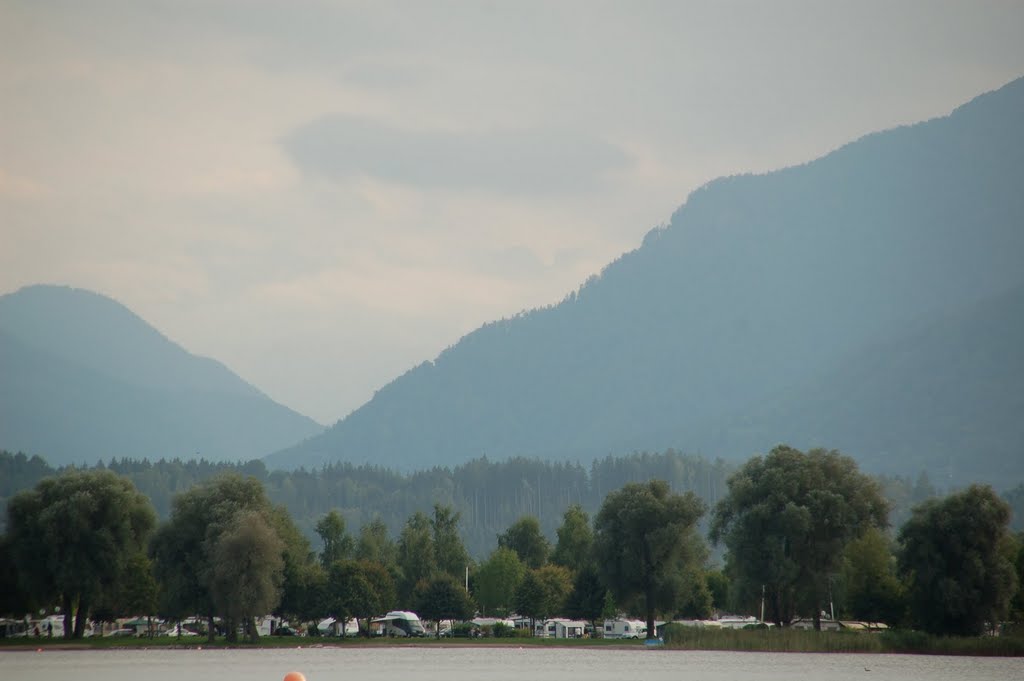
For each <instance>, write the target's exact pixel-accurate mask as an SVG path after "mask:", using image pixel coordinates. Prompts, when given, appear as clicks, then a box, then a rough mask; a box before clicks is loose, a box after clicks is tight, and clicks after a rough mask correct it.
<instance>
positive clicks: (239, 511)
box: [150, 474, 308, 639]
mask: <svg viewBox="0 0 1024 681" xmlns="http://www.w3.org/2000/svg"><path fill="white" fill-rule="evenodd" d="M254 516H259V519H260V521H259V522H257V521H256V520H255V517H254ZM243 517H247V518H249V520H247V521H246V523H247V524H245V525H239V523H240V522H242V521H241V518H243ZM290 525H291V523H290V521H289V520H288V517H287V514H285V513H283V512H281V511H279V510H277V509H274V508H273V507H272V506H271V504H270V502H269V500H268V499H267V497H266V495H265V494H264V492H263V486H262V485H261V484H260V483H259V481H258V480H256V479H255V478H242V477H241V476H238V475H231V474H228V475H222V476H220V477H217V478H214V479H211V480H209V481H207V482H205V483H203V484H201V485H197V486H195V487H193V488H191V489H190V490H189V491H188V492H185V493H183V494H180V495H178V496H176V497H175V499H174V502H173V510H172V512H171V518H170V520H169V521H168V522H167V523H165V524H164V525H162V526H161V527H160V529H159V530H158V531H157V534H156V536H155V537H154V539H153V543H152V544H151V548H150V550H151V552H152V555H153V562H154V566H155V569H156V574H157V577H158V578H159V579H160V581H161V583H162V584H163V585H164V590H165V592H166V593H165V596H166V597H165V599H164V603H165V604H166V605H168V606H170V610H171V612H168V613H167V614H170V615H179V616H180V615H181V614H185V613H203V614H205V615H206V616H207V618H208V619H212V617H213V616H214V615H215V614H221V615H222V616H225V617H232V616H234V615H236V614H237V613H236V612H235V611H234V610H233V609H231V608H230V606H229V603H228V600H227V599H225V598H223V597H221V598H217V597H216V595H215V594H218V593H222V592H221V591H218V588H219V587H218V585H219V584H220V583H222V582H226V581H228V580H229V576H230V572H231V569H232V568H231V567H229V566H224V565H223V562H219V561H218V560H217V556H218V553H219V552H228V548H227V546H228V545H225V544H221V543H220V540H221V537H222V535H225V533H228V536H230V537H232V538H233V539H232V542H237V544H235V543H232V544H231V551H230V553H233V554H234V555H238V553H239V552H240V551H241V549H240V548H239V547H240V546H245V545H247V542H250V541H252V540H254V539H255V537H256V536H257V535H259V536H260V537H264V538H267V537H269V535H270V534H273V535H274V536H276V538H277V541H276V542H274V541H273V540H271V539H269V538H267V539H266V541H267V542H270V543H271V544H273V548H274V549H275V550H276V551H278V552H279V557H280V560H281V561H282V562H283V565H282V563H280V562H278V561H275V560H273V559H271V558H269V557H268V556H267V555H266V552H264V553H262V554H261V555H263V559H262V560H261V561H260V562H259V563H258V564H253V566H252V567H253V568H254V569H255V568H260V569H262V570H264V571H265V572H263V573H257V572H253V573H252V574H251V575H250V576H249V577H248V579H250V580H252V581H251V583H252V584H253V586H254V588H255V587H256V586H257V585H260V588H261V593H260V604H268V603H269V604H270V605H269V607H267V609H266V610H265V611H264V612H267V611H270V610H272V609H273V608H274V607H275V606H276V604H277V601H276V600H275V599H274V598H272V597H270V595H268V594H272V593H273V590H272V589H269V590H263V587H262V585H263V584H265V583H267V582H269V583H274V581H275V580H276V579H277V577H275V576H274V575H277V574H280V573H281V571H282V570H284V571H285V573H286V574H287V573H289V572H290V573H291V575H295V576H297V575H298V574H299V573H300V566H301V565H302V564H303V562H304V561H305V560H306V559H308V555H306V556H303V555H301V554H302V553H303V552H304V551H305V553H307V554H308V551H306V550H305V549H307V548H308V547H307V546H306V545H304V543H303V540H302V539H301V537H299V536H298V533H297V532H295V531H294V529H293V528H292V529H291V530H289V529H288V528H289V526H290ZM264 526H265V527H266V528H267V530H268V531H266V532H265V531H264ZM282 535H283V536H284V539H282ZM289 547H291V548H289ZM289 554H295V555H291V556H290V557H289ZM289 565H290V566H291V569H290V571H289ZM225 588H227V587H225ZM264 597H266V599H265V600H264ZM218 603H219V606H220V607H219V608H218ZM225 608H227V609H229V610H231V612H223V610H224V609H225ZM233 632H234V629H233V628H229V635H231V636H233V635H234V634H233ZM209 636H210V638H211V639H212V637H213V632H212V630H211V631H210V634H209Z"/></svg>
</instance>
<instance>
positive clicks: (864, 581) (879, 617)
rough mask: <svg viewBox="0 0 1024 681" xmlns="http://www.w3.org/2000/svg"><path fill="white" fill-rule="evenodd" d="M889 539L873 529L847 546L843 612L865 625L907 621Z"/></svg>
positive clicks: (844, 568) (843, 574) (904, 603)
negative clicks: (868, 623) (904, 617)
mask: <svg viewBox="0 0 1024 681" xmlns="http://www.w3.org/2000/svg"><path fill="white" fill-rule="evenodd" d="M891 544H892V542H891V540H890V539H889V536H888V535H887V534H886V533H884V532H883V531H881V530H879V529H877V528H869V529H868V530H867V531H865V532H864V534H863V535H861V536H860V537H858V538H856V539H854V540H852V541H851V542H850V543H849V544H847V546H846V551H845V554H844V557H843V569H842V579H843V583H844V586H845V592H846V597H845V599H844V601H845V602H844V603H843V605H842V607H841V612H843V613H846V615H847V616H848V617H849V618H852V619H855V620H862V621H865V622H884V623H886V624H888V625H889V626H893V625H895V624H898V623H899V622H901V621H902V620H903V614H904V611H905V609H906V600H905V594H904V592H903V586H902V584H901V583H900V581H899V577H898V576H897V574H896V572H897V571H896V557H895V555H894V553H893V551H892V546H891Z"/></svg>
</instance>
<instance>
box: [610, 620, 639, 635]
mask: <svg viewBox="0 0 1024 681" xmlns="http://www.w3.org/2000/svg"><path fill="white" fill-rule="evenodd" d="M604 637H605V638H646V637H647V625H646V624H645V623H644V622H641V621H640V620H605V621H604Z"/></svg>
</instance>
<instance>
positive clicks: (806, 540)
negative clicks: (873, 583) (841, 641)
mask: <svg viewBox="0 0 1024 681" xmlns="http://www.w3.org/2000/svg"><path fill="white" fill-rule="evenodd" d="M728 487H729V492H728V494H727V495H726V496H725V498H723V499H722V500H721V501H720V502H719V503H718V505H717V506H716V508H715V513H714V517H713V519H712V524H711V538H712V540H714V541H716V542H719V541H722V542H724V543H725V546H726V548H727V549H728V553H727V555H726V569H727V572H728V573H729V575H730V577H732V578H733V583H734V584H735V585H736V586H737V587H738V588H739V590H740V591H741V592H746V593H747V594H755V593H756V594H759V595H760V594H761V593H762V592H763V593H764V595H765V597H766V601H767V602H766V605H767V608H768V616H769V618H770V619H771V620H772V621H774V622H775V623H776V624H778V625H786V624H789V623H790V622H791V621H792V620H793V617H794V616H795V615H796V614H797V610H798V609H800V608H806V609H808V610H810V611H811V612H812V613H813V616H814V624H815V628H818V629H820V628H821V611H822V609H823V607H824V606H825V605H826V603H827V602H828V591H829V585H830V580H831V579H832V577H833V576H834V575H836V574H837V573H838V572H839V570H840V567H841V561H842V556H843V550H844V549H845V547H846V545H847V544H848V543H849V542H851V541H852V540H854V539H856V538H857V537H860V536H861V535H862V534H863V533H864V532H865V531H866V530H867V529H868V528H870V527H884V526H885V525H886V524H887V521H888V504H887V502H886V501H885V499H884V498H883V496H882V493H881V490H880V489H879V486H878V484H877V483H876V482H875V481H874V480H873V479H872V478H870V477H868V476H866V475H863V474H862V473H860V472H859V471H858V469H857V464H856V463H855V462H854V461H853V459H851V458H849V457H847V456H843V455H841V454H840V453H839V452H836V451H834V450H833V451H825V450H823V449H812V450H811V451H809V452H807V453H806V454H805V453H803V452H801V451H799V450H797V449H793V448H792V447H787V446H779V447H776V448H775V449H773V450H772V451H771V452H770V453H769V454H768V456H765V457H760V456H755V457H754V458H752V459H750V460H749V461H748V462H747V463H746V464H744V466H743V467H742V468H740V469H739V470H738V471H736V473H734V474H733V475H732V476H730V477H729V481H728Z"/></svg>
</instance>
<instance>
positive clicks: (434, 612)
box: [416, 574, 473, 638]
mask: <svg viewBox="0 0 1024 681" xmlns="http://www.w3.org/2000/svg"><path fill="white" fill-rule="evenodd" d="M416 612H417V614H418V615H419V616H420V617H422V618H424V619H427V620H431V621H433V622H436V623H437V625H438V626H437V636H438V638H440V636H441V626H440V624H441V622H442V621H443V620H459V621H462V620H467V619H469V618H470V617H472V616H473V599H471V598H470V597H469V594H468V593H467V592H466V588H465V587H464V586H463V585H462V584H460V583H459V581H458V580H457V579H456V578H454V577H452V576H451V575H447V574H439V575H436V576H435V577H433V578H431V579H430V580H429V581H426V582H421V584H420V588H419V589H417V596H416Z"/></svg>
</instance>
